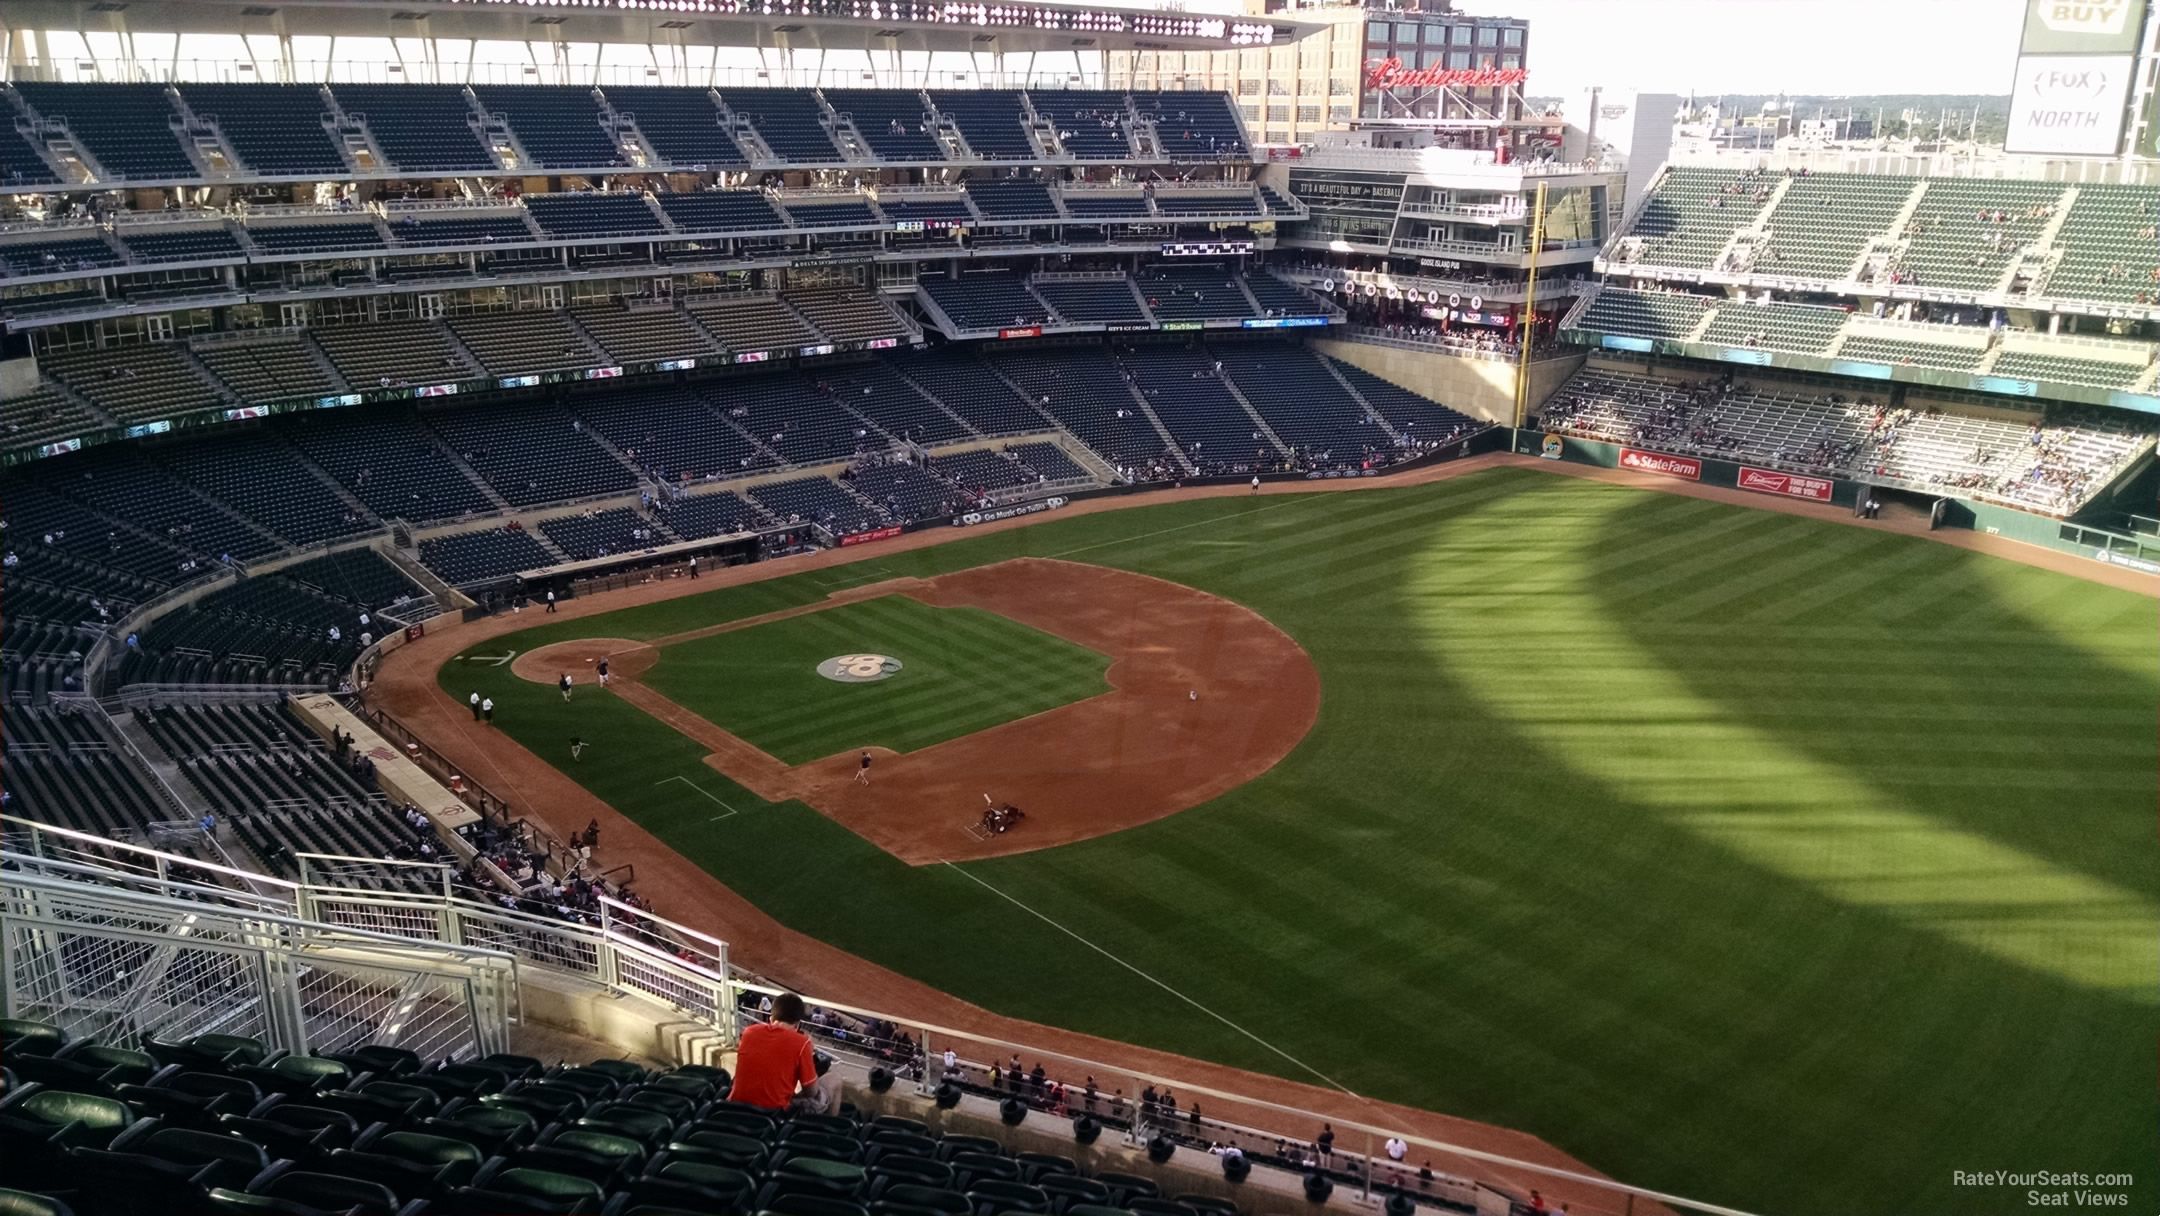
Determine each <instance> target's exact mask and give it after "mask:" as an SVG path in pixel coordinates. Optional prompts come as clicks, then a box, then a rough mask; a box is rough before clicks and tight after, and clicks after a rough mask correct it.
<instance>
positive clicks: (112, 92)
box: [15, 80, 201, 181]
mask: <svg viewBox="0 0 2160 1216" xmlns="http://www.w3.org/2000/svg"><path fill="white" fill-rule="evenodd" d="M15 92H16V94H17V95H18V96H20V97H21V98H22V99H23V100H24V101H25V102H27V103H29V105H30V108H31V109H33V110H36V111H37V113H38V115H39V117H41V118H48V119H58V120H60V121H63V122H65V123H66V124H67V129H68V133H69V134H70V135H72V136H74V137H75V139H76V141H77V142H78V144H79V145H80V146H81V147H82V148H83V149H85V150H86V151H88V152H89V153H90V155H91V156H92V157H93V158H95V159H96V161H97V163H98V167H99V168H101V169H103V170H104V171H105V172H106V173H107V174H109V175H112V176H115V177H119V178H124V179H127V180H130V181H177V180H191V179H194V178H197V177H200V176H201V171H200V170H198V169H197V168H196V167H195V162H194V161H193V160H191V159H189V157H188V154H187V150H186V149H185V148H183V147H181V145H180V138H179V136H178V135H177V134H175V133H174V130H173V123H174V121H175V120H176V119H177V118H178V117H179V112H178V111H176V110H174V109H173V105H172V99H171V97H170V96H168V95H167V94H166V92H165V86H164V85H162V84H72V83H68V84H63V83H58V82H52V81H36V80H18V81H16V82H15Z"/></svg>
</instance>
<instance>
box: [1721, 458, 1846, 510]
mask: <svg viewBox="0 0 2160 1216" xmlns="http://www.w3.org/2000/svg"><path fill="white" fill-rule="evenodd" d="M1835 485H1836V483H1835V482H1831V481H1826V480H1824V479H1823V478H1820V477H1802V476H1800V475H1799V474H1797V473H1779V472H1776V471H1774V470H1771V469H1755V468H1749V467H1748V466H1747V465H1741V466H1740V488H1741V489H1743V490H1753V491H1755V492H1756V493H1758V494H1783V495H1786V496H1787V497H1790V498H1811V499H1814V500H1815V501H1816V502H1829V501H1830V491H1831V489H1832V487H1833V486H1835Z"/></svg>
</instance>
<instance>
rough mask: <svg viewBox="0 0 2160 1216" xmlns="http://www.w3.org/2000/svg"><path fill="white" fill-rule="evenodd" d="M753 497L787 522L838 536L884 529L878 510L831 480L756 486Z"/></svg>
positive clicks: (751, 492)
mask: <svg viewBox="0 0 2160 1216" xmlns="http://www.w3.org/2000/svg"><path fill="white" fill-rule="evenodd" d="M750 497H752V498H754V499H756V500H757V501H758V504H759V505H760V506H763V507H764V508H765V509H766V510H768V511H770V512H772V513H773V514H774V515H775V516H778V517H779V519H780V520H781V521H782V522H784V523H804V524H818V525H821V526H823V527H824V528H825V530H826V531H828V532H831V533H832V534H834V535H835V536H846V535H849V534H851V533H855V532H865V531H868V530H870V529H872V528H879V527H883V526H884V525H885V523H886V520H885V518H884V516H883V515H881V514H880V513H879V512H878V510H877V508H875V507H873V506H870V505H869V504H868V503H865V502H863V501H862V500H861V499H859V498H856V497H854V496H853V495H851V494H849V493H848V492H847V491H846V490H844V489H842V488H841V487H840V483H838V482H836V481H834V480H833V479H831V478H830V477H802V478H798V479H796V480H794V481H769V482H766V483H765V484H764V485H761V486H753V487H752V488H751V490H750Z"/></svg>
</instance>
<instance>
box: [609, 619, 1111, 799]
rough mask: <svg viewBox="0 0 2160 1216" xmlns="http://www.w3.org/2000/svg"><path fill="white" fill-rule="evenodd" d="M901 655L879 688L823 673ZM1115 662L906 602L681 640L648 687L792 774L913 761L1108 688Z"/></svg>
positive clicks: (1014, 627) (1043, 636)
mask: <svg viewBox="0 0 2160 1216" xmlns="http://www.w3.org/2000/svg"><path fill="white" fill-rule="evenodd" d="M857 653H870V654H880V655H886V656H889V657H891V658H895V659H898V660H899V661H900V663H901V664H902V666H901V668H900V670H899V672H897V673H896V674H894V675H892V676H891V677H889V678H887V679H884V680H880V681H877V682H875V683H864V684H843V683H837V682H835V681H832V680H828V679H826V678H825V677H823V676H821V675H819V674H818V672H817V665H818V664H819V663H820V662H822V661H824V660H826V659H830V658H834V657H836V656H839V655H846V654H857ZM1109 667H1110V660H1109V658H1108V657H1107V656H1105V655H1101V654H1097V653H1096V652H1094V651H1092V650H1089V649H1088V648H1087V647H1085V646H1080V645H1077V644H1075V643H1072V642H1068V641H1066V640H1065V639H1063V638H1059V637H1052V636H1051V635H1049V634H1047V633H1044V632H1042V631H1041V630H1039V629H1035V628H1032V627H1030V626H1027V625H1023V624H1021V623H1020V622H1018V621H1015V620H1013V619H1011V618H1009V617H1003V616H999V615H997V614H996V613H992V612H985V611H983V610H982V609H979V608H937V607H932V606H931V605H929V604H925V603H923V602H921V601H920V600H913V599H909V598H908V597H907V596H904V595H887V596H881V597H879V598H877V599H872V600H863V601H860V602H857V603H852V604H841V605H839V606H837V607H833V608H827V609H824V610H822V611H818V612H812V613H807V614H805V615H803V616H796V617H789V618H787V619H785V620H779V621H771V622H767V623H766V624H763V625H753V626H751V627H749V628H747V629H737V630H733V631H731V632H728V633H716V634H712V635H710V636H707V637H703V638H695V639H692V640H690V641H687V642H677V643H674V644H672V645H669V646H666V647H664V648H662V649H661V651H660V661H659V662H658V663H656V664H654V665H653V667H652V668H651V669H650V670H649V671H647V672H646V674H645V675H644V677H643V679H644V681H645V682H646V683H647V684H650V685H651V686H652V687H653V688H655V689H657V690H658V691H660V692H661V693H663V694H665V695H666V696H668V697H669V698H670V699H672V700H674V701H676V702H677V703H679V704H681V705H684V706H686V707H688V708H690V709H692V710H695V711H696V712H697V713H698V715H699V716H701V717H703V718H704V719H705V720H706V721H708V722H711V723H713V724H715V725H717V726H720V727H722V728H724V729H726V730H728V731H729V732H731V733H733V734H735V735H737V736H739V737H740V738H743V739H746V740H748V741H750V742H751V743H753V744H755V745H756V746H758V747H759V748H762V749H763V750H764V751H766V752H767V753H769V754H771V755H773V756H776V757H778V758H780V759H781V760H784V761H786V762H787V763H789V764H802V763H805V762H807V761H810V760H816V759H818V758H819V757H822V756H830V755H833V754H834V753H836V752H842V751H849V750H852V749H855V748H860V747H889V748H891V749H892V750H894V751H897V752H911V751H915V750H917V749H918V748H924V747H929V746H930V745H931V744H933V743H943V742H944V741H945V740H947V739H957V738H960V737H961V736H963V735H972V734H974V733H975V732H977V731H980V730H988V729H989V728H991V727H993V726H996V725H998V724H999V723H1001V722H1010V721H1012V720H1014V719H1015V718H1025V717H1027V716H1028V715H1030V714H1039V713H1042V712H1044V711H1045V710H1051V709H1056V708H1057V707H1058V706H1060V705H1066V704H1069V703H1071V702H1073V701H1079V700H1083V699H1085V698H1087V697H1092V696H1095V695H1096V694H1098V693H1104V692H1108V691H1110V684H1109V682H1108V681H1107V680H1105V679H1104V678H1103V674H1104V672H1106V671H1107V670H1108V669H1109Z"/></svg>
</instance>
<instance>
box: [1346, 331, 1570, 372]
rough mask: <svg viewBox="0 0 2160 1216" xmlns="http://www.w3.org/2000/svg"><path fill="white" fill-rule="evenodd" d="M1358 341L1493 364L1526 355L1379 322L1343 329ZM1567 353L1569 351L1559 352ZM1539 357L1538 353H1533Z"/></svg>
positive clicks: (1349, 336)
mask: <svg viewBox="0 0 2160 1216" xmlns="http://www.w3.org/2000/svg"><path fill="white" fill-rule="evenodd" d="M1341 332H1342V333H1343V335H1344V336H1346V337H1348V338H1349V339H1350V340H1351V341H1354V342H1369V343H1372V344H1373V345H1375V346H1400V347H1403V348H1405V349H1408V350H1425V351H1438V352H1440V353H1441V354H1447V355H1453V356H1455V357H1456V358H1459V359H1483V360H1485V361H1486V362H1489V363H1513V362H1515V361H1516V360H1518V359H1520V358H1522V355H1521V353H1520V352H1518V351H1515V350H1509V349H1498V350H1496V349H1493V348H1491V347H1487V346H1478V345H1476V344H1474V343H1469V342H1461V341H1456V340H1452V339H1449V338H1446V337H1442V336H1437V335H1436V336H1433V337H1429V338H1428V337H1420V336H1417V335H1415V334H1410V333H1403V332H1400V331H1394V330H1388V329H1383V328H1381V327H1379V326H1376V325H1351V326H1346V327H1344V329H1343V330H1342V331H1341ZM1558 353H1563V354H1564V353H1566V352H1558ZM1532 357H1533V358H1536V357H1538V356H1536V355H1535V354H1533V356H1532Z"/></svg>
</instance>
